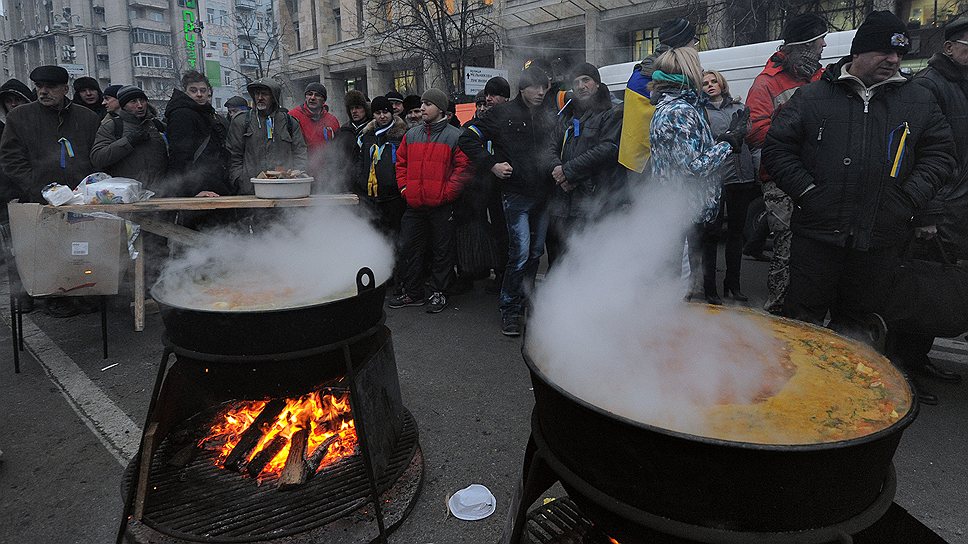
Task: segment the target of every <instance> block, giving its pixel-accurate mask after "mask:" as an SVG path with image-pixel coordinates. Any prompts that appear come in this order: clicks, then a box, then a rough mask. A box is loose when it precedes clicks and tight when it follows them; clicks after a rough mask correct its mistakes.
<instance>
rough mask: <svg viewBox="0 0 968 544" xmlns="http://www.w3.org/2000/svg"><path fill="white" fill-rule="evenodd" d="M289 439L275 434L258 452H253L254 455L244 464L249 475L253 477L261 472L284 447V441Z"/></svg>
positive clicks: (286, 441)
mask: <svg viewBox="0 0 968 544" xmlns="http://www.w3.org/2000/svg"><path fill="white" fill-rule="evenodd" d="M288 442H289V441H288V440H286V438H285V437H282V436H276V437H275V438H273V439H272V442H269V444H268V445H267V446H266V447H264V448H262V450H260V451H259V453H257V454H255V457H253V458H252V460H251V461H249V463H248V464H247V465H246V466H245V471H246V472H248V473H249V476H252V477H253V478H255V477H256V476H258V475H259V474H261V473H262V470H263V469H264V468H266V465H268V464H269V461H272V459H273V458H274V457H275V456H276V455H278V454H279V452H280V451H282V448H285V447H286V443H288Z"/></svg>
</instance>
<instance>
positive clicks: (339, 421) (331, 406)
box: [198, 391, 357, 479]
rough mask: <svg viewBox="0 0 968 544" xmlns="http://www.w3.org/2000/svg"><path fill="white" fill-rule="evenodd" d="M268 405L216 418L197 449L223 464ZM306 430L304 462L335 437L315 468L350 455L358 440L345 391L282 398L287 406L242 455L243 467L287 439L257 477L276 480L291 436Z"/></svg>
mask: <svg viewBox="0 0 968 544" xmlns="http://www.w3.org/2000/svg"><path fill="white" fill-rule="evenodd" d="M269 404H270V401H265V400H258V401H244V402H238V403H235V404H233V405H232V406H230V407H229V408H228V409H227V410H225V411H224V412H222V413H221V414H220V415H219V417H218V418H217V421H216V422H215V423H214V424H213V425H212V428H211V430H210V431H209V433H208V435H207V436H205V437H204V438H202V439H201V440H200V441H199V442H198V447H200V448H204V449H208V450H214V451H217V452H218V456H217V458H216V460H215V462H216V464H218V465H223V464H224V463H225V461H226V459H227V458H228V457H229V455H230V454H231V453H232V451H233V450H234V449H235V447H236V446H237V445H238V444H239V442H240V440H242V435H243V433H245V432H246V430H247V429H249V427H251V426H252V425H253V423H254V422H256V420H257V419H259V416H260V414H262V412H263V411H264V410H265V409H266V407H267V406H268V405H269ZM263 419H265V418H263ZM306 428H308V429H310V432H309V437H308V445H307V447H306V456H307V457H308V456H311V455H312V454H313V453H314V452H315V451H316V449H317V448H318V447H319V446H320V445H321V444H323V442H325V441H327V439H329V438H330V437H333V436H336V438H335V439H334V441H330V442H331V443H330V445H329V449H328V451H327V452H326V455H325V457H323V460H322V462H320V463H319V467H320V468H321V467H323V466H325V465H329V464H332V463H333V462H335V461H337V460H339V459H342V458H345V457H349V456H351V455H353V453H354V451H355V449H356V444H357V437H356V426H355V424H354V421H353V418H352V411H351V410H350V394H349V391H333V392H323V391H315V392H312V393H309V394H306V395H303V396H302V397H299V398H297V399H286V401H285V407H284V408H283V409H282V411H281V412H279V414H278V416H276V417H275V419H274V421H271V423H265V424H263V425H262V432H261V436H260V438H259V441H258V443H257V444H256V445H255V447H254V448H252V450H251V451H250V452H249V453H248V454H247V455H246V456H245V458H244V462H245V463H249V462H250V461H252V460H253V458H255V457H256V456H258V455H259V452H261V451H263V450H265V449H266V448H268V447H270V445H271V444H273V442H277V440H276V439H277V438H280V437H281V438H282V439H284V440H285V445H284V446H283V447H282V448H281V449H280V450H279V451H278V453H276V454H275V455H274V456H273V457H272V459H271V460H270V461H269V462H268V463H267V464H266V465H265V468H263V469H262V470H261V472H260V473H259V474H258V477H259V478H260V479H261V478H269V477H278V476H279V474H280V473H281V472H282V469H283V468H284V467H285V465H286V458H287V457H288V455H289V449H290V446H291V444H290V440H291V439H292V436H293V435H294V434H296V433H297V432H298V431H300V430H301V429H306ZM317 471H318V468H317Z"/></svg>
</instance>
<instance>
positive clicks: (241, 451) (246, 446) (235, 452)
mask: <svg viewBox="0 0 968 544" xmlns="http://www.w3.org/2000/svg"><path fill="white" fill-rule="evenodd" d="M285 407H286V401H285V399H273V400H270V401H269V402H268V403H266V405H265V408H263V409H262V412H261V413H260V414H259V417H257V418H256V419H255V421H253V422H252V425H249V428H248V429H246V430H245V432H243V433H242V438H240V439H239V443H238V444H236V445H235V447H234V448H232V453H230V454H229V455H228V457H226V458H225V462H224V463H222V466H224V467H225V468H227V469H229V470H234V471H235V472H242V469H243V468H245V464H246V461H245V460H246V459H247V458H248V457H249V454H250V453H252V449H253V448H255V447H256V446H257V445H258V444H259V440H260V439H261V438H262V435H263V434H264V433H265V432H266V430H267V427H268V425H270V424H271V423H272V422H273V421H275V420H276V419H277V418H278V417H279V414H280V413H281V412H282V410H283V409H284V408H285ZM271 459H272V458H271V457H270V458H269V459H268V460H266V462H269V461H270V460H271ZM261 471H262V469H261V468H260V469H259V472H261Z"/></svg>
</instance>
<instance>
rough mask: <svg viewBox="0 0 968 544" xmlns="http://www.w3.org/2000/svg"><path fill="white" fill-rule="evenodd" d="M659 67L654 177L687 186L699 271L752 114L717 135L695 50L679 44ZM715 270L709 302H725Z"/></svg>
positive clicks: (693, 260) (694, 264)
mask: <svg viewBox="0 0 968 544" xmlns="http://www.w3.org/2000/svg"><path fill="white" fill-rule="evenodd" d="M655 66H656V70H655V72H653V73H652V83H651V84H650V90H651V100H652V103H653V104H655V107H656V108H655V114H654V115H653V117H652V124H651V126H650V128H649V139H650V143H651V146H652V158H651V165H652V179H653V181H654V182H655V183H658V184H660V185H663V184H664V185H669V186H676V187H681V188H682V189H684V191H685V197H686V201H687V202H688V204H689V207H690V213H691V214H692V216H691V217H690V219H691V220H692V222H693V228H691V229H690V230H689V233H688V235H687V240H688V243H689V247H690V252H689V254H690V255H689V257H690V258H689V261H690V269H691V270H693V271H698V270H701V269H702V266H701V262H700V261H701V255H702V247H703V241H702V240H703V238H704V235H705V233H706V231H707V230H708V227H709V226H710V225H711V224H712V223H713V222H714V221H715V220H716V217H717V216H718V215H719V198H720V193H721V190H722V176H721V175H720V169H721V167H722V165H723V164H724V163H725V162H726V160H727V159H728V158H729V156H730V154H732V153H733V152H734V151H738V150H739V149H740V148H741V146H742V144H743V140H744V138H745V136H746V126H747V123H748V120H749V113H748V112H747V113H746V114H745V116H744V115H743V114H741V113H737V114H736V115H734V118H733V119H731V122H730V126H729V127H728V129H727V130H726V131H725V132H724V133H723V134H721V135H720V136H719V137H718V138H714V136H713V133H712V130H711V129H710V127H709V122H708V121H707V119H706V115H705V111H704V106H703V94H702V91H701V90H700V87H701V85H702V66H701V65H700V63H699V54H698V53H697V52H696V50H695V49H693V48H691V47H679V48H676V49H672V50H670V51H666V52H665V53H663V54H662V55H660V56H659V58H658V59H656V64H655ZM744 111H745V110H744ZM713 273H714V275H713V277H712V281H711V282H710V281H709V278H708V277H707V278H704V288H706V289H705V291H706V301H707V302H709V303H711V304H721V303H722V299H720V298H719V295H718V294H717V293H716V278H715V268H713ZM707 276H708V275H707ZM710 287H711V289H710Z"/></svg>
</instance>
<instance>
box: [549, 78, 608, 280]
mask: <svg viewBox="0 0 968 544" xmlns="http://www.w3.org/2000/svg"><path fill="white" fill-rule="evenodd" d="M571 79H572V88H573V91H574V98H573V99H572V100H571V102H570V103H569V104H568V105H567V106H565V108H564V109H563V110H562V111H561V113H560V114H559V117H558V124H557V125H555V131H554V132H553V133H552V134H551V140H550V142H549V144H550V145H549V146H548V148H547V149H546V150H545V159H544V161H545V163H546V164H547V166H548V167H549V168H551V176H552V178H554V180H555V187H554V188H553V189H552V190H551V197H550V198H549V203H548V209H549V212H550V214H551V222H550V225H549V227H548V238H547V247H548V262H549V266H551V265H553V264H554V262H555V261H556V260H557V259H558V258H559V257H560V256H561V255H562V254H563V253H564V251H565V248H566V240H567V238H568V236H569V235H572V234H574V233H576V232H578V231H580V230H581V229H582V227H583V226H584V224H585V223H586V222H587V221H588V220H589V219H593V218H594V217H595V216H596V215H597V213H598V212H599V211H601V208H600V206H602V205H604V204H605V202H606V200H608V199H609V198H610V197H613V196H614V197H618V196H619V195H615V194H609V193H615V191H617V190H618V188H619V187H618V185H619V182H620V181H621V169H620V168H619V167H618V143H619V137H620V136H621V134H622V112H621V110H620V109H619V108H615V107H614V106H613V105H612V100H611V95H610V94H609V92H608V87H607V86H606V85H602V77H601V75H600V74H599V72H598V68H596V67H595V66H594V65H592V64H589V63H587V62H585V63H582V64H580V65H579V66H577V67H576V68H575V69H574V70H573V71H572V74H571Z"/></svg>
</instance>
